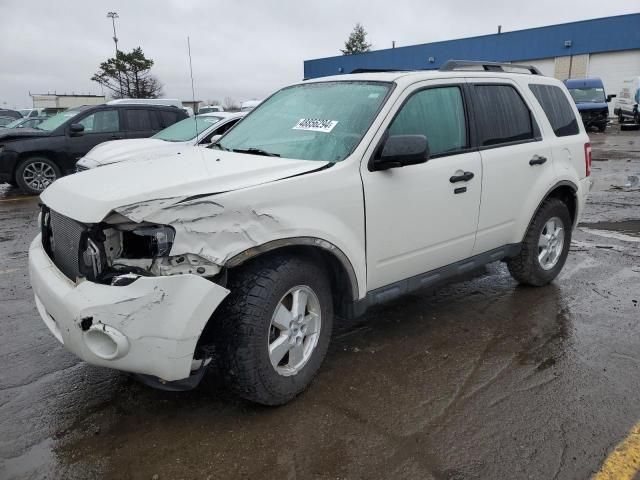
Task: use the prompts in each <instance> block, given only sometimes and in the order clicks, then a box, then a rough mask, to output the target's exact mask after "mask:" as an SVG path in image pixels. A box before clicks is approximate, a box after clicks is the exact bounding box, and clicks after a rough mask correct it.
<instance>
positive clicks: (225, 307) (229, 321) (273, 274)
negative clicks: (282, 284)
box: [214, 255, 332, 405]
mask: <svg viewBox="0 0 640 480" xmlns="http://www.w3.org/2000/svg"><path fill="white" fill-rule="evenodd" d="M301 270H307V271H308V270H312V271H313V270H316V271H317V272H318V275H319V276H320V277H323V278H320V279H319V282H320V284H321V285H323V286H322V287H321V288H326V289H327V291H329V290H328V289H329V288H330V287H329V283H328V280H327V275H326V273H325V272H324V270H323V269H322V268H321V267H320V266H319V265H317V264H316V263H315V262H313V261H312V260H310V259H308V258H305V257H295V256H294V257H292V256H287V255H274V256H268V257H265V258H257V259H255V260H254V261H252V262H250V263H249V264H247V265H246V266H241V267H239V268H238V269H237V271H235V272H233V274H232V275H230V277H229V282H228V285H227V288H228V289H229V290H230V292H231V293H230V294H229V296H228V297H227V298H226V299H225V301H224V302H223V304H222V305H221V308H220V309H219V313H217V314H216V315H215V317H214V321H215V322H218V328H217V329H216V330H217V331H216V336H215V337H216V340H215V341H216V351H217V352H220V356H219V361H220V367H221V372H222V375H223V378H224V379H225V383H227V385H228V386H229V387H230V388H231V389H232V390H233V391H234V392H235V393H236V394H237V395H239V396H240V397H242V398H245V399H247V400H250V401H252V402H256V403H260V404H263V405H281V404H283V403H286V402H288V401H289V400H291V399H292V398H293V397H295V396H296V395H298V394H299V393H300V392H302V391H303V390H304V389H305V388H306V387H307V386H308V384H309V382H310V379H311V378H313V376H314V375H315V373H316V371H317V370H318V368H319V367H320V364H321V363H322V360H323V359H324V356H325V355H326V351H327V347H328V343H329V342H328V340H327V341H326V342H322V340H320V341H319V343H318V345H317V346H316V351H315V352H314V356H313V357H312V358H311V359H310V360H309V363H307V365H306V366H305V367H304V369H303V370H302V371H301V372H300V373H299V374H298V375H296V376H293V377H285V378H287V379H289V380H287V382H286V383H287V385H286V386H284V387H282V388H278V387H277V386H276V385H274V382H270V381H269V379H268V378H267V377H268V372H266V371H265V368H266V366H265V365H264V361H263V359H261V358H260V355H258V352H259V351H261V347H262V346H261V345H259V344H258V345H256V339H255V332H256V330H260V328H262V324H263V323H264V322H265V317H270V316H271V314H272V312H271V310H270V305H269V301H268V299H269V298H270V296H271V295H272V292H273V291H274V290H275V289H276V288H277V283H278V282H277V280H278V279H279V278H289V277H291V276H293V275H295V273H296V272H299V271H301ZM316 293H317V294H318V292H316ZM325 293H326V292H325ZM278 300H279V299H278ZM321 301H322V300H321ZM329 303H331V302H329ZM322 306H323V325H322V329H323V330H324V329H328V330H327V331H325V332H324V333H326V334H328V335H329V337H330V336H331V323H332V322H331V317H332V306H331V305H328V306H327V305H322ZM327 308H328V309H329V311H326V310H327ZM266 338H267V337H261V336H260V335H258V339H259V340H262V341H264V342H266V341H267V340H266ZM321 338H322V337H321ZM318 359H319V361H317V360H318ZM314 360H316V361H315V362H314ZM308 367H309V370H307V369H308ZM268 368H271V365H270V364H268ZM303 372H304V373H305V376H304V377H305V378H300V379H297V378H296V377H299V376H300V375H301V374H302V373H303ZM274 373H275V372H274ZM276 375H277V374H276Z"/></svg>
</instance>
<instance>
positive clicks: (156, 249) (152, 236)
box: [122, 225, 176, 258]
mask: <svg viewBox="0 0 640 480" xmlns="http://www.w3.org/2000/svg"><path fill="white" fill-rule="evenodd" d="M175 236H176V231H175V230H174V229H173V227H170V226H168V225H154V226H148V227H139V228H136V229H134V230H128V231H124V232H122V247H123V253H122V256H123V257H126V258H160V257H166V256H168V255H169V252H171V247H172V246H173V240H174V239H175Z"/></svg>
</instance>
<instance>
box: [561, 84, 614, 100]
mask: <svg viewBox="0 0 640 480" xmlns="http://www.w3.org/2000/svg"><path fill="white" fill-rule="evenodd" d="M569 93H571V96H572V97H573V101H574V102H576V103H604V102H605V101H606V99H605V98H604V88H586V87H585V88H571V89H569Z"/></svg>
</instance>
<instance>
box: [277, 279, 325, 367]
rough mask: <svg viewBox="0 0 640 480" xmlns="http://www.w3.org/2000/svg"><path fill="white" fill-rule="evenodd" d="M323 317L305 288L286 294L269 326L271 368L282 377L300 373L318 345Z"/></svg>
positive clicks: (296, 288)
mask: <svg viewBox="0 0 640 480" xmlns="http://www.w3.org/2000/svg"><path fill="white" fill-rule="evenodd" d="M321 326H322V314H321V310H320V301H319V300H318V297H317V295H316V294H315V293H314V291H313V290H312V289H311V288H310V287H308V286H306V285H298V286H295V287H293V288H291V289H290V290H289V291H288V292H287V293H285V294H284V295H283V297H282V298H281V299H280V301H279V302H278V304H277V305H276V309H275V311H274V313H273V316H272V318H271V324H270V325H269V339H268V352H269V360H270V362H271V366H272V367H273V368H274V369H275V371H276V372H277V373H278V374H279V375H282V376H285V377H288V376H291V375H295V374H296V373H298V372H299V371H300V370H302V368H304V366H305V365H306V364H307V362H308V361H309V359H310V358H311V356H312V355H313V352H314V351H315V349H316V347H317V345H318V339H319V338H320V328H321Z"/></svg>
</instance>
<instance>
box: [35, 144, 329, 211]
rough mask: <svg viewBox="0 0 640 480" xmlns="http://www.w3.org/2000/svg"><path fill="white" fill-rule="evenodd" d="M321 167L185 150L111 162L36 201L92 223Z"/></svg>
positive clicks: (58, 184)
mask: <svg viewBox="0 0 640 480" xmlns="http://www.w3.org/2000/svg"><path fill="white" fill-rule="evenodd" d="M327 164H328V162H319V161H318V162H316V161H310V160H291V159H281V158H278V157H265V156H258V155H248V154H241V153H232V152H224V151H220V150H212V149H209V148H200V147H185V148H184V150H183V151H182V152H181V153H179V154H176V155H171V156H166V157H165V156H163V157H160V158H153V159H150V160H140V161H135V162H122V163H115V164H112V165H106V166H104V167H100V168H95V169H91V170H87V171H84V172H81V173H76V174H73V175H70V176H68V177H63V178H61V179H59V180H57V181H56V182H54V183H53V184H52V185H51V186H50V187H49V188H47V189H46V190H45V191H44V192H43V193H42V195H41V198H42V201H43V202H44V203H45V204H46V205H47V206H48V207H49V208H51V209H53V210H55V211H57V212H58V213H61V214H63V215H65V216H67V217H70V218H73V219H75V220H77V221H79V222H84V223H96V222H100V221H102V220H103V219H104V218H105V217H106V216H107V215H108V214H109V213H110V212H111V211H113V210H116V209H119V208H121V207H124V206H127V205H133V204H136V203H140V202H146V201H153V200H158V199H167V201H168V203H172V202H173V201H180V200H181V199H184V198H188V197H191V196H194V195H205V194H213V193H220V192H228V191H231V190H237V189H240V188H246V187H251V186H254V185H259V184H263V183H268V182H273V181H276V180H280V179H283V178H286V177H291V176H294V175H301V174H304V173H308V172H312V171H315V170H318V169H320V168H322V167H324V166H326V165H327Z"/></svg>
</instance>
